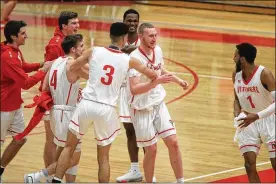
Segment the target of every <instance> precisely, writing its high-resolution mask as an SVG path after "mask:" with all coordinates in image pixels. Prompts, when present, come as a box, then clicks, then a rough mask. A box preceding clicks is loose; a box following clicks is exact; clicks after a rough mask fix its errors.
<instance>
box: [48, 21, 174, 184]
mask: <svg viewBox="0 0 276 184" xmlns="http://www.w3.org/2000/svg"><path fill="white" fill-rule="evenodd" d="M127 32H128V26H127V25H126V24H124V23H122V22H116V23H113V24H112V25H111V27H110V39H111V45H110V46H109V47H94V48H93V49H92V48H91V49H88V50H87V51H85V52H84V54H83V55H82V56H81V57H79V58H78V59H77V60H76V61H75V62H74V63H73V64H72V65H71V69H72V70H79V68H80V67H81V66H83V65H84V64H86V63H89V79H88V81H87V84H86V87H85V89H84V90H83V94H82V99H81V101H80V103H79V104H78V105H77V108H76V110H75V112H74V115H73V117H72V119H71V122H70V125H69V130H70V131H69V132H68V136H67V141H66V144H65V148H64V150H63V151H62V153H61V155H60V157H59V159H58V164H57V168H56V174H55V178H54V179H53V183H60V182H61V179H62V178H63V175H64V173H65V171H66V170H67V168H68V167H69V165H70V160H71V159H70V158H71V156H72V154H73V153H74V150H75V148H76V146H77V144H78V142H79V140H80V139H81V138H82V136H83V135H84V134H85V133H86V132H87V130H88V126H89V122H91V121H93V126H94V135H95V139H96V141H97V159H98V165H99V171H98V181H99V182H109V178H110V167H109V150H110V147H111V143H112V142H113V141H114V139H115V138H116V136H117V135H118V134H119V132H120V124H119V121H118V116H117V113H116V104H117V99H118V96H119V92H120V87H121V85H122V83H123V81H124V79H125V77H126V75H127V72H128V70H129V69H130V68H135V69H136V70H138V71H140V72H141V73H143V74H145V75H146V76H148V77H149V78H150V79H156V80H154V81H150V82H149V83H148V84H147V86H143V87H144V88H143V89H147V88H152V86H155V85H156V84H158V83H162V82H167V81H170V79H171V78H170V76H169V75H164V76H161V77H157V74H156V73H155V72H154V71H153V70H150V69H148V68H146V67H145V66H144V65H142V64H141V63H140V61H139V60H136V59H133V58H130V57H129V56H128V55H126V54H124V53H122V52H121V51H120V49H121V48H122V47H123V46H124V44H125V36H126V34H127ZM156 77H157V78H156ZM143 89H141V90H140V91H139V92H140V93H142V92H143V91H142V90H143Z"/></svg>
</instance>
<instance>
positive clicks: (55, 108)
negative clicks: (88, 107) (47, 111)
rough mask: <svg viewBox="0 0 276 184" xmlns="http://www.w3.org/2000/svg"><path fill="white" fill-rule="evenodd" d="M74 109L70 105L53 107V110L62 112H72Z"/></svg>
mask: <svg viewBox="0 0 276 184" xmlns="http://www.w3.org/2000/svg"><path fill="white" fill-rule="evenodd" d="M75 108H76V107H74V106H70V105H54V106H53V109H54V110H62V111H74V110H75Z"/></svg>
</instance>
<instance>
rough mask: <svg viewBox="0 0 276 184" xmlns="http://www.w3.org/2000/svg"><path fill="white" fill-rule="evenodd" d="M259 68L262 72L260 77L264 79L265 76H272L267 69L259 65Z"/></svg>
mask: <svg viewBox="0 0 276 184" xmlns="http://www.w3.org/2000/svg"><path fill="white" fill-rule="evenodd" d="M259 68H260V69H261V70H262V71H261V76H262V77H265V76H268V75H273V74H272V72H271V71H270V70H269V69H268V68H266V67H264V66H261V65H260V66H259Z"/></svg>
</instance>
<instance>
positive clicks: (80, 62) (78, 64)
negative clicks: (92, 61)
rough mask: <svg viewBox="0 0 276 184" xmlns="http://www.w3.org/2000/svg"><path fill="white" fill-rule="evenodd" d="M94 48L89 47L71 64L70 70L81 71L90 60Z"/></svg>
mask: <svg viewBox="0 0 276 184" xmlns="http://www.w3.org/2000/svg"><path fill="white" fill-rule="evenodd" d="M92 53H93V49H92V48H90V49H87V50H86V51H84V52H83V54H82V55H81V56H80V57H78V58H77V59H76V60H74V61H73V62H72V64H71V66H70V71H72V72H80V70H81V68H82V67H83V66H84V65H85V64H87V63H88V62H89V58H90V57H92Z"/></svg>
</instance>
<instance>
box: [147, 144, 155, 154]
mask: <svg viewBox="0 0 276 184" xmlns="http://www.w3.org/2000/svg"><path fill="white" fill-rule="evenodd" d="M145 149H146V153H148V154H150V155H152V156H155V155H156V153H157V146H156V144H154V145H151V146H148V147H146V148H145Z"/></svg>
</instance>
